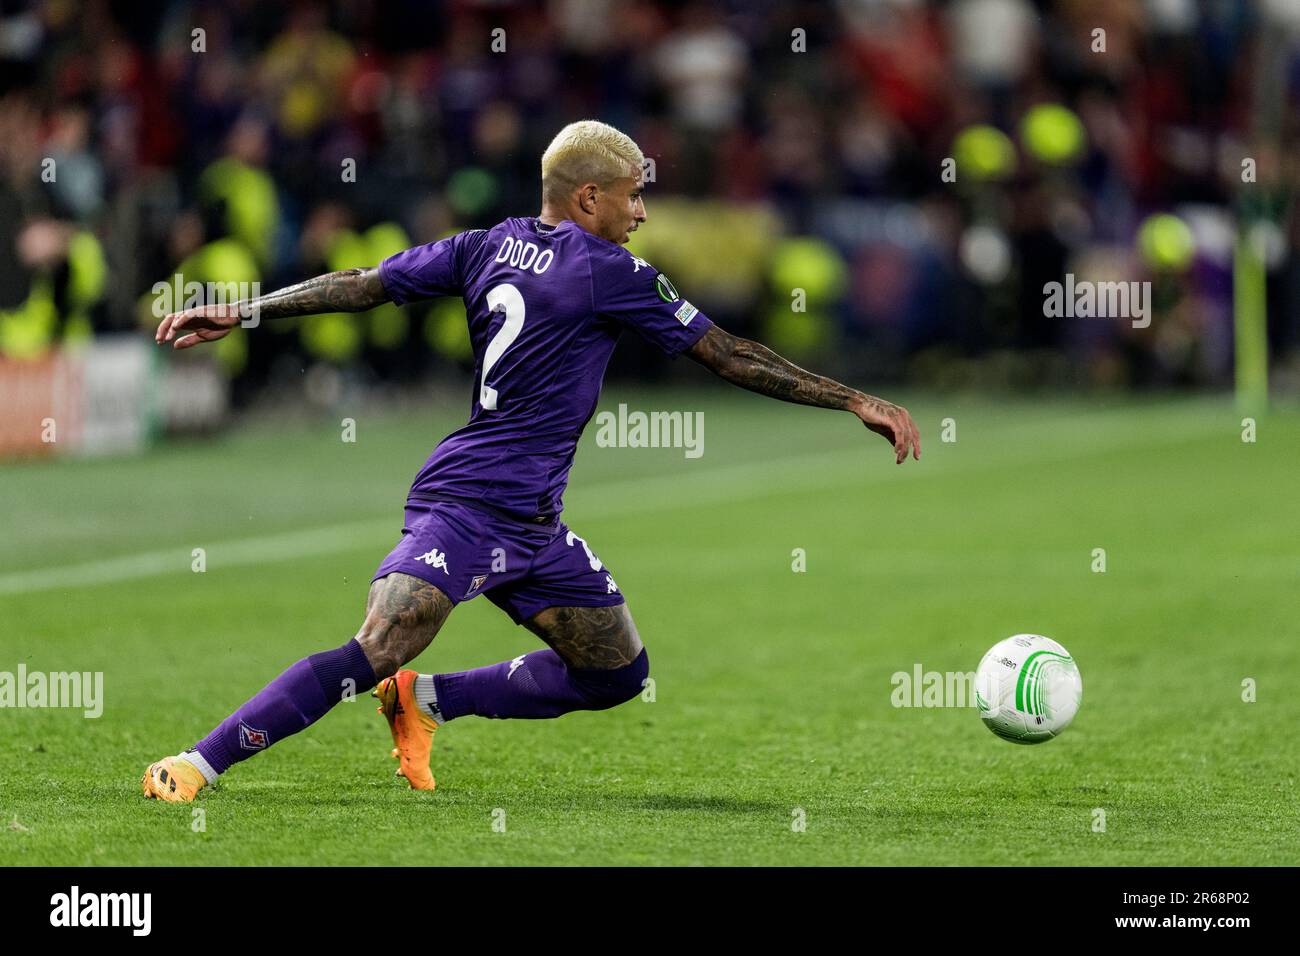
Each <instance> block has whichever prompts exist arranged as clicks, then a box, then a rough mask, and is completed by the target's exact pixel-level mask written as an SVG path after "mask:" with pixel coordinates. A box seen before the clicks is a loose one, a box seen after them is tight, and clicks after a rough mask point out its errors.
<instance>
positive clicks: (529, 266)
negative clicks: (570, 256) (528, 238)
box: [496, 236, 555, 275]
mask: <svg viewBox="0 0 1300 956" xmlns="http://www.w3.org/2000/svg"><path fill="white" fill-rule="evenodd" d="M496 261H497V262H504V263H505V264H506V265H508V266H512V267H513V268H515V269H520V270H522V271H524V272H532V273H533V274H534V275H541V274H542V273H543V272H545V271H546V270H547V269H549V268H550V267H551V263H552V262H554V261H555V253H554V252H553V251H551V250H550V249H539V248H538V247H537V244H536V243H534V242H525V241H524V240H523V239H516V238H514V237H513V236H506V238H505V241H504V242H502V243H501V248H500V249H498V250H497V257H496Z"/></svg>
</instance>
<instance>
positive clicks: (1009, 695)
mask: <svg viewBox="0 0 1300 956" xmlns="http://www.w3.org/2000/svg"><path fill="white" fill-rule="evenodd" d="M1082 699H1083V678H1082V677H1080V676H1079V668H1078V667H1077V666H1075V663H1074V658H1072V657H1071V656H1070V652H1069V651H1067V650H1066V649H1065V648H1064V647H1062V646H1061V645H1060V644H1058V643H1056V641H1054V640H1052V639H1051V638H1049V637H1043V635H1041V634H1017V635H1015V636H1014V637H1008V638H1007V639H1006V640H1005V641H999V642H998V643H997V644H994V645H993V647H992V648H991V649H990V650H989V652H988V653H987V654H985V655H984V659H983V660H982V661H980V666H979V668H978V669H977V670H976V671H975V703H976V704H978V705H979V710H980V720H982V721H984V726H985V727H987V728H988V729H989V730H991V731H993V732H994V733H995V734H997V735H998V736H999V737H1001V738H1002V739H1003V740H1009V741H1011V742H1012V743H1015V744H1041V743H1042V742H1043V741H1045V740H1051V739H1052V738H1053V737H1055V736H1056V735H1057V734H1059V733H1060V732H1061V731H1063V730H1065V728H1066V727H1068V726H1070V721H1072V720H1074V715H1075V713H1077V712H1078V710H1079V702H1080V701H1081V700H1082Z"/></svg>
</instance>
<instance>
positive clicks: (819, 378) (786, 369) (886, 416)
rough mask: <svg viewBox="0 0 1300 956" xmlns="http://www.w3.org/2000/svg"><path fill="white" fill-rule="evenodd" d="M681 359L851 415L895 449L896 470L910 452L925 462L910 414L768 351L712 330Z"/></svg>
mask: <svg viewBox="0 0 1300 956" xmlns="http://www.w3.org/2000/svg"><path fill="white" fill-rule="evenodd" d="M683 354H685V355H688V356H690V357H691V358H692V359H693V360H695V361H696V362H699V363H700V364H701V365H703V366H704V367H705V368H707V369H709V370H710V371H711V372H713V373H714V374H715V375H717V376H719V377H720V378H723V379H725V380H726V381H728V382H731V383H732V384H733V385H739V386H740V387H741V388H746V389H749V390H750V391H751V392H758V393H759V394H760V395H767V396H769V397H771V398H778V399H780V400H781V401H783V402H793V403H795V404H796V405H814V406H817V407H818V408H836V409H842V410H844V411H850V412H852V413H853V414H854V415H856V416H857V417H858V418H859V419H860V420H861V421H862V423H863V424H864V425H866V426H867V428H869V429H871V430H872V431H873V432H875V433H876V434H877V435H882V436H884V437H885V438H886V439H887V440H889V441H890V442H891V443H892V444H893V446H894V455H895V461H896V462H897V463H898V464H902V463H903V460H904V459H905V458H907V454H908V451H909V450H910V451H911V453H912V457H913V458H916V459H920V457H921V433H920V432H919V431H918V430H917V428H916V423H915V422H913V421H912V416H911V415H909V414H908V413H907V409H905V408H903V407H901V406H899V405H895V404H893V403H892V402H887V401H885V400H884V399H883V398H876V397H875V396H874V395H868V394H866V393H865V392H860V391H858V390H857V389H855V388H849V387H848V386H847V385H842V384H840V383H839V382H837V381H835V380H834V379H831V378H827V377H826V376H824V375H817V374H816V373H814V372H809V371H807V370H806V369H802V368H800V367H799V366H797V365H795V364H794V363H793V362H789V361H787V360H786V359H783V358H782V357H781V356H779V355H777V354H776V353H775V352H773V351H772V350H771V349H769V348H768V347H767V346H766V345H763V344H761V343H759V342H755V341H752V340H751V339H744V338H741V337H740V336H737V335H732V334H731V333H729V332H726V331H724V330H723V329H720V328H718V326H716V325H713V326H711V327H710V328H709V330H708V331H707V332H705V333H704V335H703V336H701V337H700V339H699V340H698V341H697V342H696V343H695V344H694V345H692V346H690V347H689V348H688V349H686V351H685V352H684V353H683Z"/></svg>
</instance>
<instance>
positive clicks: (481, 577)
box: [465, 574, 488, 597]
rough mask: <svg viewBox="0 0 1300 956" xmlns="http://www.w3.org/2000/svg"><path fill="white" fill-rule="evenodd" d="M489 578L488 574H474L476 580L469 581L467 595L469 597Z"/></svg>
mask: <svg viewBox="0 0 1300 956" xmlns="http://www.w3.org/2000/svg"><path fill="white" fill-rule="evenodd" d="M487 579H488V576H487V575H486V574H476V575H474V580H473V581H471V582H470V583H469V590H468V591H466V592H465V597H469V596H470V595H471V594H473V593H474V592H475V591H477V590H478V589H479V588H481V587H482V586H483V582H484V581H486V580H487Z"/></svg>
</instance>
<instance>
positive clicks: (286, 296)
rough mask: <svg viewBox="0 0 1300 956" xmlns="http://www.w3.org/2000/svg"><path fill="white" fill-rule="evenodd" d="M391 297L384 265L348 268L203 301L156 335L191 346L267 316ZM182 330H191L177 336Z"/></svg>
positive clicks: (361, 306) (352, 308)
mask: <svg viewBox="0 0 1300 956" xmlns="http://www.w3.org/2000/svg"><path fill="white" fill-rule="evenodd" d="M387 301H388V293H387V292H385V291H384V285H383V283H382V282H380V281H379V270H378V269H377V268H375V269H343V270H341V271H339V272H331V273H329V274H327V275H323V276H317V277H316V278H314V279H308V280H307V281H306V282H299V283H298V284H297V285H291V286H289V287H288V288H284V289H280V290H278V291H276V292H272V293H270V294H269V295H261V296H258V297H257V298H256V299H247V300H245V301H243V302H232V303H228V304H224V305H200V306H196V307H194V308H192V309H186V310H185V311H184V312H174V313H172V314H171V315H169V316H167V317H166V318H165V319H163V320H162V323H161V324H160V325H159V326H158V331H157V333H155V335H154V338H155V339H156V340H157V341H158V342H159V344H161V343H163V342H172V341H173V340H175V341H174V342H173V345H174V346H175V348H178V349H187V348H190V347H191V346H194V345H198V344H199V343H200V342H212V341H215V340H216V339H219V338H222V337H223V336H225V335H227V334H228V333H229V332H230V330H231V329H233V328H234V327H235V326H236V325H238V324H239V323H240V322H241V321H242V320H245V319H247V320H250V325H256V323H257V322H258V321H260V320H261V319H279V318H284V317H285V316H290V315H315V314H317V313H319V312H364V311H366V310H367V309H373V308H374V307H375V306H377V305H382V304H383V303H385V302H387ZM177 332H188V333H190V334H189V335H183V336H181V337H180V338H179V339H177V338H176V333H177Z"/></svg>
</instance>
